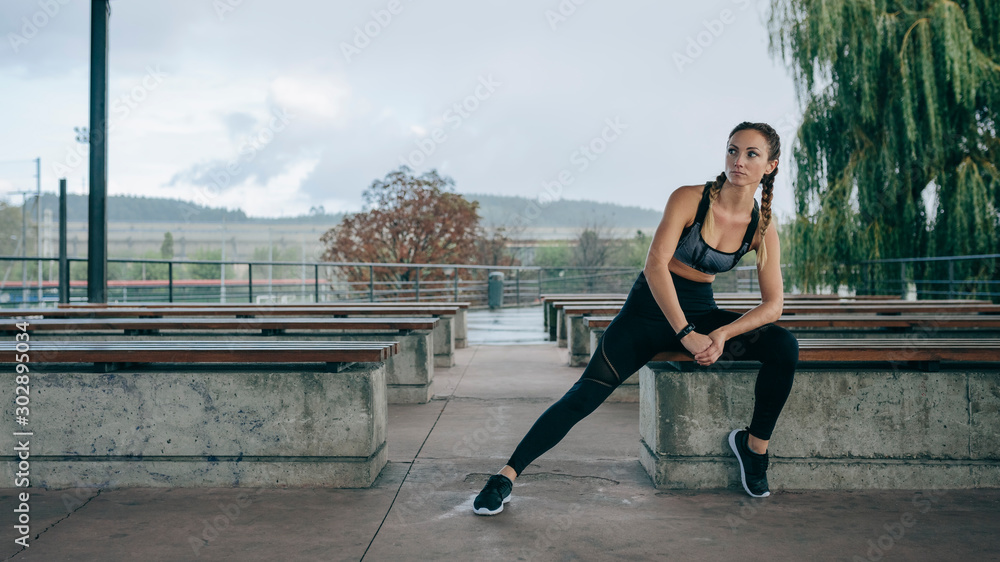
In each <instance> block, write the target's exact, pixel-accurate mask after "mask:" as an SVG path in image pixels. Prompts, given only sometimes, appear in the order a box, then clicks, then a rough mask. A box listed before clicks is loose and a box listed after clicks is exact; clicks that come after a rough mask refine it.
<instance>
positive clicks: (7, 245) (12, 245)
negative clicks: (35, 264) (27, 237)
mask: <svg viewBox="0 0 1000 562" xmlns="http://www.w3.org/2000/svg"><path fill="white" fill-rule="evenodd" d="M20 238H21V208H20V207H13V206H11V205H8V204H7V203H5V202H3V201H0V256H13V255H14V253H15V252H17V255H21V252H20V249H19V247H18V246H19V245H18V240H20Z"/></svg>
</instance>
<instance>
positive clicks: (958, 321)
mask: <svg viewBox="0 0 1000 562" xmlns="http://www.w3.org/2000/svg"><path fill="white" fill-rule="evenodd" d="M613 319H614V316H587V317H585V318H584V322H585V323H586V325H587V326H588V327H592V328H606V327H607V326H608V324H611V320H613ZM777 324H778V325H779V326H783V327H785V328H994V329H996V328H1000V315H990V314H900V315H898V316H897V315H885V314H829V315H828V314H824V315H809V314H802V315H798V314H793V315H791V316H782V317H781V318H780V319H778V322H777Z"/></svg>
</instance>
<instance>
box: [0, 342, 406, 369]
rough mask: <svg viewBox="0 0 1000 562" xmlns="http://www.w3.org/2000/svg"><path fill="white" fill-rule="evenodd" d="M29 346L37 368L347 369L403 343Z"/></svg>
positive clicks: (10, 348)
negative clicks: (48, 365) (235, 365)
mask: <svg viewBox="0 0 1000 562" xmlns="http://www.w3.org/2000/svg"><path fill="white" fill-rule="evenodd" d="M19 343H22V344H23V343H24V342H19ZM27 343H28V347H29V349H28V351H27V352H24V353H26V354H27V355H28V357H29V358H30V362H31V363H99V364H100V363H107V364H117V363H327V364H342V363H368V362H377V361H385V360H386V359H388V358H389V357H390V356H392V355H395V354H396V353H398V352H399V343H398V342H361V341H350V342H345V341H270V340H254V341H199V340H145V341H48V340H46V341H37V340H30V341H29V342H27ZM16 345H17V344H16V343H15V342H14V341H2V342H0V362H3V363H11V362H14V360H15V359H14V357H15V346H16ZM22 349H23V346H22ZM18 353H22V352H18Z"/></svg>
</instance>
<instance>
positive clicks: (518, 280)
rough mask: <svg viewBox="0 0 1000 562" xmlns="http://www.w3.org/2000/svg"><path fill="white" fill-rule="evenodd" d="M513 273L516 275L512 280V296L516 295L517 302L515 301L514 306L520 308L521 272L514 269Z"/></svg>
mask: <svg viewBox="0 0 1000 562" xmlns="http://www.w3.org/2000/svg"><path fill="white" fill-rule="evenodd" d="M514 273H516V274H517V277H516V278H515V279H514V287H515V291H514V294H515V295H517V301H516V302H517V304H515V305H514V306H521V270H520V269H516V270H514Z"/></svg>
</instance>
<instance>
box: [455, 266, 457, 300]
mask: <svg viewBox="0 0 1000 562" xmlns="http://www.w3.org/2000/svg"><path fill="white" fill-rule="evenodd" d="M455 302H458V268H457V267H456V268H455Z"/></svg>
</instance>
